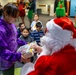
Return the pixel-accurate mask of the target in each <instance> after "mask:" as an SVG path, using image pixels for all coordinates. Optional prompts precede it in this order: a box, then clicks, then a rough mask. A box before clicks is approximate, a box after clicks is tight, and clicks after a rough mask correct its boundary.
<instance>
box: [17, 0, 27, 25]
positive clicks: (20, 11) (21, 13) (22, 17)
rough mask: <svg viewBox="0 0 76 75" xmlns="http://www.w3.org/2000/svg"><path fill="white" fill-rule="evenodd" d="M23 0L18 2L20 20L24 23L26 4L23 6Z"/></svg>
mask: <svg viewBox="0 0 76 75" xmlns="http://www.w3.org/2000/svg"><path fill="white" fill-rule="evenodd" d="M23 1H24V0H20V3H19V6H18V8H19V16H20V17H21V20H22V22H23V23H24V24H25V22H24V17H25V15H26V14H25V9H26V6H25V3H24V2H23Z"/></svg>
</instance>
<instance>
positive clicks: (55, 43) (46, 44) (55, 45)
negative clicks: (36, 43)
mask: <svg viewBox="0 0 76 75" xmlns="http://www.w3.org/2000/svg"><path fill="white" fill-rule="evenodd" d="M40 41H41V45H42V47H43V52H42V54H43V53H44V54H45V55H48V54H51V55H52V54H53V53H55V52H58V51H60V50H61V49H62V48H64V46H66V45H68V43H69V42H67V41H65V42H64V41H61V40H58V39H56V38H53V37H51V36H50V33H48V34H46V35H45V36H43V37H42V38H41V40H40ZM44 54H43V55H44Z"/></svg>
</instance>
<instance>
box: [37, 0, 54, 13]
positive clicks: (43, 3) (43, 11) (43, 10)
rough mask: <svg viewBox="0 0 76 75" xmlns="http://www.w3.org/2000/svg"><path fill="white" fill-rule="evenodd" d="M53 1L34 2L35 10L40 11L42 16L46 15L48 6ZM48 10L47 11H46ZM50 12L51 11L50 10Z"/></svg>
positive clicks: (39, 0) (40, 0)
mask: <svg viewBox="0 0 76 75" xmlns="http://www.w3.org/2000/svg"><path fill="white" fill-rule="evenodd" d="M54 1H55V0H37V1H36V8H37V9H42V14H48V13H49V11H50V10H49V9H48V7H50V5H52V4H54ZM39 5H46V6H44V7H43V6H39ZM48 10H49V11H48ZM51 10H52V9H51Z"/></svg>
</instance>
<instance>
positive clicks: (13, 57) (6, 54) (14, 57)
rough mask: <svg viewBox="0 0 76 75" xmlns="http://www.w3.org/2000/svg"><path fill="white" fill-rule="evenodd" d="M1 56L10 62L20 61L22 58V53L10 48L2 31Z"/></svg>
mask: <svg viewBox="0 0 76 75" xmlns="http://www.w3.org/2000/svg"><path fill="white" fill-rule="evenodd" d="M0 57H1V58H2V59H4V60H6V61H9V62H15V61H20V59H21V53H14V52H12V51H11V50H9V49H8V45H7V43H6V42H5V39H4V34H3V33H2V32H0Z"/></svg>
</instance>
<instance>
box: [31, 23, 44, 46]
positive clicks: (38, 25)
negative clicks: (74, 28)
mask: <svg viewBox="0 0 76 75" xmlns="http://www.w3.org/2000/svg"><path fill="white" fill-rule="evenodd" d="M41 28H42V24H41V22H37V23H36V30H34V31H32V32H31V36H32V37H33V39H34V40H35V41H36V42H37V44H38V45H40V44H39V43H40V38H41V37H42V36H43V35H44V32H43V30H42V29H41Z"/></svg>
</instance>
